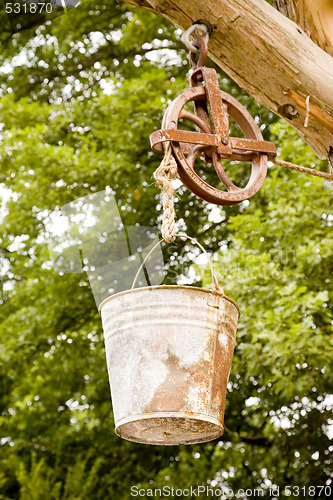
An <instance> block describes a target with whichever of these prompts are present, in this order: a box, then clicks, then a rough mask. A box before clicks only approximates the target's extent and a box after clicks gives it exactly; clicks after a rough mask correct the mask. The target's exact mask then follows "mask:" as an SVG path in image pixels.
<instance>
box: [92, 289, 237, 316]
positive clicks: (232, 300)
mask: <svg viewBox="0 0 333 500" xmlns="http://www.w3.org/2000/svg"><path fill="white" fill-rule="evenodd" d="M175 288H180V289H185V290H189V289H190V290H197V291H200V292H205V293H209V294H211V295H220V294H218V293H216V292H214V290H211V289H208V288H201V287H199V286H190V285H152V286H142V287H140V288H131V289H130V290H123V291H122V292H117V293H114V294H113V295H110V296H109V297H106V298H105V299H104V300H102V302H101V303H100V305H99V306H98V312H99V314H100V315H101V313H102V307H103V306H104V305H105V304H106V303H107V302H110V301H111V300H112V299H114V298H118V297H120V296H122V295H126V294H129V293H138V292H140V291H141V290H151V291H153V290H157V289H175ZM220 296H221V297H223V298H224V299H226V300H227V301H228V302H231V303H232V304H233V305H234V306H236V309H237V311H238V319H239V317H240V315H241V310H240V308H239V305H238V304H237V302H236V301H235V300H234V299H231V298H230V297H228V296H227V295H225V294H223V295H220Z"/></svg>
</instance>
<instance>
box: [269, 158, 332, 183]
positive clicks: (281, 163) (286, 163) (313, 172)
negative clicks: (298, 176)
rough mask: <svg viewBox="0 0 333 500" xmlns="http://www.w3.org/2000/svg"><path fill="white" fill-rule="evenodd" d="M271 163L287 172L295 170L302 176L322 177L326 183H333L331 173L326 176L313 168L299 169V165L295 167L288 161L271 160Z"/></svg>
mask: <svg viewBox="0 0 333 500" xmlns="http://www.w3.org/2000/svg"><path fill="white" fill-rule="evenodd" d="M271 161H272V162H273V163H275V165H279V166H280V167H284V168H288V169H289V170H296V171H297V172H302V173H304V174H310V175H315V176H316V177H322V178H323V179H326V180H328V181H333V172H332V173H330V174H327V173H326V172H321V171H320V170H315V169H314V168H307V167H301V166H300V165H295V164H294V163H289V161H283V160H279V159H278V158H272V159H271Z"/></svg>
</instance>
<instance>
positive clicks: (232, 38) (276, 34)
mask: <svg viewBox="0 0 333 500" xmlns="http://www.w3.org/2000/svg"><path fill="white" fill-rule="evenodd" d="M127 1H128V2H129V3H132V4H134V5H139V6H141V7H144V8H148V9H149V10H152V11H153V12H155V13H156V14H159V15H162V16H164V17H166V18H167V19H169V20H170V21H171V22H172V23H173V24H174V25H175V26H177V27H178V28H181V29H182V30H185V29H187V28H189V27H190V26H191V25H192V24H193V23H194V22H195V21H197V20H198V19H205V20H207V21H209V22H210V24H211V25H212V26H213V32H212V35H211V37H210V41H209V56H210V57H211V59H212V60H213V61H214V62H216V64H217V65H218V66H220V67H221V68H222V69H223V71H225V72H226V73H227V74H228V75H229V76H230V77H231V78H233V80H234V81H235V82H236V83H238V85H240V87H242V88H243V89H244V90H245V91H246V92H248V93H249V94H251V95H252V96H253V97H254V98H255V99H256V100H257V101H258V102H259V103H262V104H263V105H264V106H266V107H267V108H268V109H270V110H272V111H273V112H274V113H276V114H278V115H279V116H281V117H282V118H285V119H286V120H287V121H288V122H289V123H290V124H291V125H292V126H293V127H294V128H295V129H296V131H297V132H298V134H299V135H300V136H301V137H302V138H303V139H304V140H305V141H306V142H307V143H308V144H309V145H310V146H311V147H312V149H313V150H314V151H315V153H316V154H317V155H318V156H319V157H320V158H322V159H324V158H327V157H328V155H329V154H330V153H331V152H332V151H333V135H332V130H331V127H327V124H328V123H329V124H331V120H333V57H331V56H330V55H329V54H327V53H326V52H325V51H324V50H322V49H321V48H319V47H318V46H317V45H316V44H315V43H314V42H312V41H311V40H310V39H309V37H308V36H307V35H306V33H305V32H304V31H303V30H302V29H301V28H300V27H299V26H297V25H296V24H295V23H294V22H292V21H291V20H289V19H287V18H286V17H285V16H284V15H282V14H281V13H280V12H278V11H277V10H276V9H274V8H273V7H272V6H271V5H269V4H268V3H267V2H265V0H127ZM295 95H297V96H300V98H299V99H298V100H297V98H296V99H295ZM308 96H310V103H311V106H308V110H307V109H306V107H305V106H304V102H305V100H306V98H307V97H308ZM314 110H315V112H314ZM291 111H292V112H291ZM307 112H308V114H309V116H308V120H306V116H307ZM306 122H307V123H306ZM305 125H306V126H305Z"/></svg>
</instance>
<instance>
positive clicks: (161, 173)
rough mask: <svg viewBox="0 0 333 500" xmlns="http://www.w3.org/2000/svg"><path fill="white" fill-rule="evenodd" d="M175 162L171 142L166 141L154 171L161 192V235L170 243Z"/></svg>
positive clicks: (173, 216) (173, 232)
mask: <svg viewBox="0 0 333 500" xmlns="http://www.w3.org/2000/svg"><path fill="white" fill-rule="evenodd" d="M177 174H178V170H177V163H176V160H175V158H174V156H173V154H172V149H171V143H170V142H167V143H166V144H165V149H164V158H163V160H162V163H161V164H160V166H159V167H158V168H157V169H156V170H155V172H154V179H155V181H156V184H157V186H158V187H159V188H160V189H161V190H162V193H163V222H162V237H163V239H164V240H165V241H166V242H167V243H172V242H173V241H175V238H176V227H175V208H174V191H175V190H174V187H173V184H172V179H174V178H175V177H177Z"/></svg>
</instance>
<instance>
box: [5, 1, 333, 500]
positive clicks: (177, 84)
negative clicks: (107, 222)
mask: <svg viewBox="0 0 333 500" xmlns="http://www.w3.org/2000/svg"><path fill="white" fill-rule="evenodd" d="M1 15H2V14H1ZM3 19H5V17H3ZM185 56H186V54H185V50H184V48H183V46H182V44H181V43H180V42H179V33H178V32H177V31H175V29H174V28H173V27H172V26H170V25H169V24H168V23H167V22H166V21H165V20H163V19H162V18H157V17H156V16H154V15H152V14H150V13H148V12H145V11H144V10H141V9H135V8H131V7H130V6H129V5H128V4H125V3H120V2H116V1H113V0H112V1H111V0H109V1H107V2H105V1H104V2H99V1H98V0H94V1H93V0H85V1H84V2H83V3H82V5H80V6H78V7H77V8H75V9H72V10H70V11H69V12H68V14H66V15H63V16H61V17H59V18H57V19H55V20H53V21H52V23H46V24H44V25H41V26H37V27H36V26H32V27H30V28H29V27H27V29H25V30H21V31H18V32H17V33H15V34H14V35H13V36H12V37H11V38H10V39H8V40H7V41H3V44H2V51H1V55H0V65H1V67H0V85H1V99H0V115H1V120H0V122H1V123H2V124H3V125H2V127H3V128H2V131H1V134H2V136H1V141H0V158H1V160H0V164H1V168H0V183H1V184H0V186H1V193H2V196H3V201H2V206H1V237H0V251H1V275H0V279H1V282H2V291H1V311H0V318H1V325H0V338H1V346H2V347H1V365H0V377H1V384H0V388H1V389H0V404H1V416H0V428H1V431H2V432H1V435H2V437H1V446H0V464H1V466H0V470H1V473H0V485H1V488H0V498H2V499H16V498H21V499H28V498H29V499H30V498H31V499H42V498H50V499H58V498H65V499H67V498H68V499H82V500H83V499H87V498H98V499H99V498H107V497H110V496H111V495H112V497H113V496H114V497H115V498H119V499H128V498H129V497H130V486H131V485H138V486H140V487H143V488H154V487H156V488H158V487H163V485H170V486H173V487H174V488H185V487H188V486H189V485H193V486H195V485H205V484H207V485H210V486H211V487H212V488H217V487H221V486H223V487H228V488H232V489H233V490H234V491H235V492H236V491H237V490H238V489H239V488H262V489H263V490H264V491H265V495H266V496H267V498H268V490H267V488H268V487H269V486H270V485H279V486H280V487H281V488H283V487H284V486H285V485H298V486H311V485H326V484H327V485H328V484H331V480H332V474H331V469H332V463H331V454H332V445H330V441H329V436H331V435H332V431H331V430H329V429H330V428H329V425H330V422H331V423H332V421H331V420H330V413H329V409H330V408H329V404H331V406H332V403H330V401H331V399H329V395H330V394H331V393H332V374H331V369H330V368H331V366H332V362H331V359H332V333H333V326H332V325H333V314H332V307H333V289H332V281H331V280H332V277H331V276H332V270H333V254H332V243H333V241H332V239H333V238H332V229H331V226H332V224H333V211H332V193H331V191H330V189H329V187H328V186H327V185H326V184H325V182H324V181H322V180H321V179H320V180H319V179H316V178H312V177H310V176H302V175H301V174H297V173H291V172H286V171H282V170H278V169H277V167H271V168H270V169H269V173H268V177H267V180H266V181H265V184H264V187H263V188H262V189H261V190H260V192H259V193H258V194H257V195H256V196H255V197H254V198H252V199H251V200H250V201H249V202H245V203H242V204H240V205H237V206H235V207H227V208H225V209H222V208H216V207H213V206H212V205H210V204H207V203H206V202H204V201H202V200H200V199H198V198H197V197H195V196H194V195H192V194H191V193H190V192H189V191H188V190H186V189H185V188H184V187H179V188H178V190H177V201H176V210H177V217H178V221H179V222H178V223H179V226H180V228H181V229H185V230H186V231H187V233H188V234H189V235H193V236H196V237H197V238H198V239H199V241H200V242H201V243H202V244H203V245H205V247H206V248H207V249H208V250H209V251H210V252H211V253H214V261H215V262H214V264H215V267H216V270H217V272H218V274H220V279H221V283H222V285H223V287H224V288H225V291H226V293H227V294H228V295H230V296H231V297H232V298H234V299H235V300H237V302H238V303H239V305H240V308H241V311H242V316H241V321H240V324H239V329H238V336H237V344H236V352H235V356H234V360H233V365H232V371H231V376H230V381H229V391H228V396H227V407H226V419H225V423H226V431H225V433H224V435H223V436H222V438H221V439H218V440H216V441H214V442H211V443H207V444H202V445H195V446H194V445H193V446H187V447H184V446H180V447H173V448H164V447H151V446H144V445H138V444H135V443H131V442H126V441H123V440H121V439H120V438H118V437H116V436H115V434H114V422H113V419H112V411H111V403H110V391H109V386H108V376H107V370H106V363H105V353H104V343H103V332H102V328H101V322H100V318H99V315H98V312H97V310H96V306H95V303H94V298H93V295H92V293H91V291H90V288H89V282H88V279H87V275H86V274H84V273H81V274H76V273H69V274H62V273H59V272H57V271H56V270H54V269H53V268H52V266H51V265H50V258H49V253H48V248H47V242H46V236H45V234H46V233H45V224H44V221H45V217H46V216H47V215H48V214H50V213H51V212H52V211H54V210H56V209H57V208H59V207H61V206H63V205H64V204H66V203H69V202H70V201H72V200H74V199H76V198H78V197H82V196H86V195H88V194H89V193H96V192H98V191H101V190H103V189H105V188H106V187H110V188H111V190H112V192H113V193H114V196H115V198H116V200H117V203H118V206H119V209H120V212H121V216H122V219H123V222H124V224H125V225H127V226H134V225H135V224H140V225H143V226H155V225H156V224H157V222H158V221H160V219H161V217H160V212H161V207H160V198H159V192H158V190H157V188H156V187H155V186H154V185H153V182H152V174H153V172H154V170H155V169H156V167H157V166H158V164H159V162H160V160H161V157H160V155H159V154H157V153H156V154H155V153H152V152H151V151H150V147H149V141H148V136H149V133H151V132H152V131H153V130H155V129H158V128H159V127H160V122H161V118H162V114H163V111H164V110H165V108H166V105H167V103H168V101H169V100H170V99H172V98H174V97H175V96H177V95H178V94H179V93H181V92H182V91H183V90H184V89H185V88H186V86H187V83H186V76H187V71H188V66H187V62H186V59H185ZM220 81H221V86H222V87H223V89H224V90H226V91H227V92H230V93H232V94H233V95H234V96H236V97H237V98H238V99H240V100H241V101H242V103H243V104H244V105H245V106H246V107H247V108H248V109H249V111H250V112H251V113H252V114H253V115H255V116H256V117H257V120H258V121H260V123H261V128H262V132H263V134H264V136H265V138H267V139H271V140H274V141H275V142H276V144H277V146H278V148H279V155H280V157H282V158H283V159H285V160H289V161H293V162H296V163H300V164H303V165H306V166H316V167H317V168H324V165H321V164H320V162H319V161H318V160H317V159H316V158H315V156H314V155H313V153H312V152H311V150H310V149H309V148H308V147H307V146H306V145H305V144H304V143H303V142H302V141H301V140H300V139H299V138H298V137H297V136H296V135H295V133H294V132H293V131H292V130H291V129H290V128H289V127H287V126H286V125H285V124H284V123H283V122H280V121H277V119H276V117H274V116H272V114H271V113H269V112H267V111H266V110H265V109H263V108H262V107H260V106H258V105H257V104H256V103H255V102H254V101H253V100H252V99H251V98H249V97H248V96H246V95H244V94H243V93H242V92H241V91H240V89H239V88H238V87H237V86H236V85H234V84H233V83H232V82H231V81H230V80H229V79H228V78H227V77H226V76H225V75H222V74H221V75H220ZM233 132H234V134H236V133H237V131H236V129H233ZM228 168H230V171H231V172H232V173H233V175H234V176H235V178H236V179H237V180H238V182H239V184H240V185H242V184H244V183H245V182H246V179H248V170H249V165H248V164H246V163H245V164H237V165H232V164H230V165H229V166H228ZM203 175H204V176H205V177H206V179H207V180H208V182H210V183H213V182H214V179H215V178H214V174H213V173H212V172H210V171H209V170H207V169H205V170H204V172H203ZM164 251H165V258H166V268H167V269H168V275H167V277H166V282H175V276H177V275H178V276H179V277H184V275H185V276H187V277H188V276H190V275H189V274H188V270H189V268H190V267H192V268H193V263H192V260H191V258H193V256H194V255H195V252H194V250H193V249H192V248H190V247H188V246H187V245H185V243H184V242H179V243H177V245H171V246H169V247H166V248H165V250H164ZM189 251H190V253H189ZM170 257H172V258H174V257H176V258H175V259H174V260H172V259H171V261H170V262H171V264H169V260H170ZM194 268H195V270H196V274H197V275H198V276H200V275H203V281H202V283H203V284H205V283H206V284H208V282H209V277H208V272H207V270H205V269H202V268H199V267H197V266H196V265H195V264H194ZM188 280H189V278H188ZM200 280H201V278H200V277H198V278H197V282H196V283H197V284H200V283H201V281H200ZM194 281H195V280H194ZM244 498H246V497H244Z"/></svg>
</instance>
